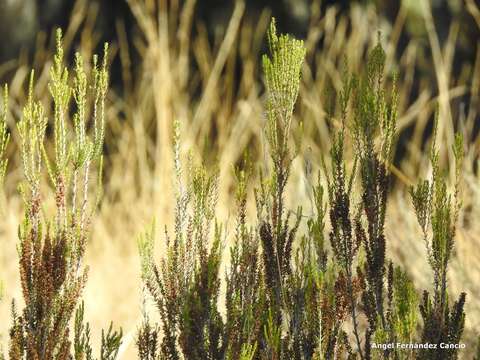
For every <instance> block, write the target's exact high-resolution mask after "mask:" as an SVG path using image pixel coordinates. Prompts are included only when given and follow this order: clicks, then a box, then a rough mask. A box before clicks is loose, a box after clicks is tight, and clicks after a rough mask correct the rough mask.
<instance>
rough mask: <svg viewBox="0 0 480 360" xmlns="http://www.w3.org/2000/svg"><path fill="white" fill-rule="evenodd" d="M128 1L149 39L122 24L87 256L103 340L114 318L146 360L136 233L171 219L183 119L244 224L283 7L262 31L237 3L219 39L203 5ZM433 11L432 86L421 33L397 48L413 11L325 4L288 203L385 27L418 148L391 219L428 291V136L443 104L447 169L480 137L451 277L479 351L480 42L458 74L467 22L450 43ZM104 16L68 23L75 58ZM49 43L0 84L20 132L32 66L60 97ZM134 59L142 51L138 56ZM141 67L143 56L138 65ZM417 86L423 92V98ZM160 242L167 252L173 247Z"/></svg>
mask: <svg viewBox="0 0 480 360" xmlns="http://www.w3.org/2000/svg"><path fill="white" fill-rule="evenodd" d="M128 3H129V5H130V8H131V10H132V13H133V14H134V17H135V20H136V22H137V25H138V27H139V29H140V30H141V32H139V33H138V34H137V35H136V37H135V38H134V41H133V44H130V45H131V46H128V44H127V43H126V41H127V40H126V39H127V37H126V29H125V25H124V24H123V23H122V22H121V21H119V22H117V24H116V31H117V39H118V41H116V42H114V43H113V44H111V46H112V52H111V56H112V59H111V60H113V58H114V57H118V58H119V59H120V61H121V64H122V79H123V88H122V90H121V91H120V90H116V89H112V90H111V91H110V93H109V107H108V109H109V110H108V114H107V117H108V121H107V137H106V152H107V154H106V158H105V181H104V190H105V194H104V198H103V201H102V203H101V206H100V209H99V211H98V216H97V218H96V219H95V222H94V224H93V227H92V228H93V232H92V236H91V241H90V243H89V246H88V250H87V259H86V261H87V263H88V265H89V266H90V277H89V281H88V285H87V288H86V290H85V301H86V316H87V318H88V319H89V320H90V321H91V324H92V327H93V338H94V339H96V340H97V341H98V335H99V332H100V330H99V329H100V328H101V327H105V326H108V324H109V322H110V320H113V321H114V322H115V323H116V325H117V326H122V327H123V329H124V331H125V333H126V334H127V343H126V347H125V352H124V353H123V358H127V359H133V358H134V353H135V349H134V346H133V345H134V344H133V342H128V341H129V339H128V337H130V339H131V337H132V336H133V335H134V332H135V331H136V329H137V325H138V321H139V320H140V318H139V317H140V305H141V301H140V276H139V259H138V255H137V249H136V239H137V237H138V235H139V234H140V233H141V232H142V231H143V230H144V229H145V227H146V226H147V225H148V224H149V223H150V222H151V219H152V218H153V217H156V218H157V224H158V225H159V227H161V228H163V226H164V225H167V227H169V226H170V224H171V221H170V220H171V218H172V216H171V209H172V208H171V204H172V196H173V181H172V179H173V175H172V152H171V147H172V144H171V130H172V124H173V121H174V119H178V120H179V121H180V123H181V127H182V129H181V131H182V153H184V154H187V152H189V151H191V153H192V154H193V155H194V157H197V158H199V157H200V156H201V154H203V156H204V158H205V161H206V162H207V163H210V164H213V163H215V162H217V163H218V164H219V170H220V193H219V208H218V217H219V219H220V220H221V221H224V222H225V223H226V224H227V229H228V228H231V226H230V227H229V226H228V224H229V218H230V212H231V210H232V205H233V201H232V197H231V194H232V189H233V186H234V177H233V172H232V165H234V164H235V163H236V162H237V161H238V160H239V159H240V158H241V157H242V156H243V153H244V151H245V149H247V148H248V149H249V153H250V157H251V159H253V160H254V161H256V162H257V163H262V162H264V160H265V153H264V141H263V136H262V129H263V124H264V120H265V119H264V110H263V109H264V108H263V98H262V93H263V88H262V85H261V79H259V77H258V70H259V62H258V60H259V56H258V54H259V52H260V51H261V49H262V46H263V41H264V32H265V30H266V26H267V24H268V22H269V19H270V13H269V11H268V10H265V11H264V12H263V13H262V14H261V16H260V20H259V21H257V22H255V23H253V22H252V21H250V20H249V19H248V18H246V17H244V13H245V5H244V3H243V2H241V1H238V2H236V5H235V7H234V10H233V12H232V14H231V18H230V21H229V23H228V26H227V28H226V30H225V32H224V33H223V34H222V35H221V36H217V37H215V38H214V39H213V40H212V39H209V38H208V36H207V32H206V29H205V27H204V26H203V25H202V24H196V23H195V22H194V19H193V18H192V14H193V8H194V6H195V1H194V0H186V1H184V2H175V1H172V2H169V4H170V6H169V7H168V8H167V7H166V6H167V5H166V3H167V2H165V1H159V2H158V4H159V7H158V9H155V6H154V4H153V3H154V0H144V1H140V0H128ZM425 3H427V2H425ZM175 4H176V6H175ZM180 4H181V5H180ZM464 6H466V7H467V8H468V11H469V12H470V13H471V15H472V16H473V17H474V18H475V19H476V21H477V24H478V26H480V11H479V9H478V6H477V5H475V2H474V1H473V0H467V1H466V2H465V4H464ZM423 10H424V12H423V18H422V19H423V21H424V23H425V28H426V29H427V33H428V47H429V48H430V49H431V52H432V58H433V62H432V63H431V64H430V67H432V68H433V69H434V73H435V81H436V87H437V88H438V91H436V90H433V89H432V88H431V84H430V83H429V82H428V81H426V80H424V79H423V78H421V77H422V73H421V72H419V71H418V68H419V65H420V64H422V62H425V59H424V57H423V55H422V52H421V51H420V49H421V45H420V44H419V43H418V41H417V40H415V39H412V40H410V42H409V43H408V44H407V45H406V46H405V47H404V48H403V50H402V51H401V52H400V50H399V47H398V41H399V38H400V35H401V33H402V32H403V31H404V27H405V22H406V19H407V15H408V9H407V8H406V7H402V8H401V10H400V12H399V14H398V16H397V18H396V20H395V22H394V23H393V24H389V23H388V22H387V21H385V20H384V19H382V18H380V17H378V16H377V15H376V12H375V9H374V8H373V7H368V8H363V7H359V6H353V7H352V8H351V10H350V12H349V13H348V14H347V15H341V16H340V15H339V13H338V9H336V8H335V7H331V8H329V9H328V10H327V11H326V12H323V13H320V11H319V7H318V4H317V2H313V4H312V8H311V9H310V11H311V14H312V16H311V19H312V20H311V25H310V28H309V29H310V30H309V32H308V35H307V37H306V39H305V40H306V45H307V48H308V53H307V60H308V61H307V63H306V65H305V67H304V69H303V82H302V87H301V93H300V98H299V103H298V106H297V112H296V116H297V122H296V123H297V124H299V122H300V120H301V122H302V123H303V128H302V129H301V128H300V127H299V126H297V128H296V129H295V132H296V134H297V135H296V142H297V144H298V149H299V155H298V157H297V159H296V160H295V163H294V168H293V174H292V178H291V182H290V189H289V192H288V194H289V195H290V199H289V201H290V203H291V204H292V205H293V206H294V208H296V206H297V205H299V204H302V205H304V206H305V208H306V210H307V213H308V211H309V209H310V200H309V191H308V186H307V185H306V184H308V182H309V180H310V179H309V176H308V175H305V171H304V170H305V164H306V163H310V161H311V162H312V166H313V169H314V171H313V173H314V174H315V173H316V169H318V166H319V163H320V161H319V160H320V157H321V154H327V151H328V149H329V147H330V127H331V126H335V119H333V125H332V124H328V123H327V122H326V114H325V108H326V107H327V104H326V97H325V91H324V89H325V88H327V87H328V86H331V87H333V89H339V88H340V85H341V76H342V64H343V59H344V58H345V57H346V58H347V59H348V65H349V68H351V70H354V71H359V70H360V69H361V68H362V65H363V64H364V59H365V55H366V52H367V50H368V49H370V48H371V47H372V44H375V43H376V41H377V30H381V32H382V42H383V43H384V46H385V49H386V53H387V67H386V69H387V71H388V72H389V73H391V72H392V71H396V72H398V74H399V89H400V103H399V112H400V116H399V123H398V128H399V131H400V133H403V132H404V131H405V130H406V129H408V131H409V132H408V137H407V138H406V139H403V138H402V139H403V140H402V141H403V144H404V146H405V151H404V153H403V154H402V156H400V157H399V160H398V161H397V167H396V168H395V169H392V170H393V173H394V177H395V184H396V185H395V190H394V192H393V193H392V196H391V201H390V205H389V206H390V208H389V209H388V216H387V219H388V220H387V225H388V228H387V231H388V235H389V242H388V252H389V256H390V257H391V258H393V259H394V261H396V262H397V263H402V264H403V265H404V266H405V267H406V269H407V270H408V272H409V273H410V274H411V275H412V276H413V277H414V279H415V283H416V285H417V288H418V289H419V290H421V289H424V288H427V289H429V288H430V283H431V280H430V279H431V275H432V274H431V271H430V268H429V266H428V264H427V262H426V256H425V248H424V243H423V241H422V237H421V235H420V229H419V227H418V225H417V222H416V218H415V215H414V212H413V208H412V206H411V202H410V199H409V197H408V194H407V187H408V185H410V184H411V183H413V182H416V181H417V179H418V178H419V175H422V176H425V175H428V172H429V169H428V159H427V157H426V151H425V144H424V142H425V138H426V135H425V134H427V133H428V131H427V129H428V124H429V121H431V119H432V114H433V112H434V111H435V108H436V105H437V104H438V107H439V112H440V129H439V136H440V139H441V142H440V143H441V144H442V146H443V148H444V149H445V152H444V154H443V161H444V165H445V167H446V168H448V167H449V163H450V161H451V159H452V156H451V154H450V152H449V151H448V149H449V148H450V146H451V145H452V142H453V129H454V127H455V128H459V129H461V130H462V131H464V133H465V134H466V135H467V136H468V138H469V139H470V140H471V141H469V142H467V149H466V160H467V161H466V162H465V164H466V168H465V177H464V191H463V196H464V211H463V212H462V215H461V219H460V223H459V231H458V240H457V244H458V245H457V249H456V257H455V259H454V260H453V262H452V266H451V271H450V289H451V291H452V292H453V294H454V295H455V296H458V294H459V293H460V291H462V290H464V291H466V292H467V294H468V295H467V306H466V312H467V322H466V328H467V331H466V333H465V335H464V339H465V340H467V341H468V342H469V347H470V350H473V345H472V343H473V341H474V340H475V338H476V336H477V334H478V331H480V301H479V300H478V299H479V298H480V252H479V251H478V249H479V247H480V222H479V221H477V220H478V219H479V217H480V179H479V177H478V176H477V174H476V162H477V161H478V155H479V149H480V143H479V140H478V138H474V137H473V133H472V132H473V128H474V122H475V121H478V119H479V113H478V112H479V110H480V108H479V107H480V103H479V100H478V95H479V89H480V46H479V45H480V43H478V42H477V43H476V44H472V47H474V48H476V50H477V51H476V56H475V57H474V58H471V59H463V62H462V64H461V66H462V68H461V69H460V71H458V72H456V73H458V74H460V75H458V76H457V77H455V78H454V77H453V75H452V74H453V72H452V66H453V59H454V57H455V46H454V45H455V42H456V41H457V37H458V35H459V33H458V31H459V24H458V22H455V21H454V22H453V23H452V24H451V27H450V29H449V32H448V34H449V35H448V39H447V41H446V42H443V43H441V42H440V40H439V38H438V36H437V31H436V29H435V27H434V25H433V19H432V13H431V9H429V8H428V6H425V9H423ZM99 15H100V16H101V14H98V8H96V7H95V6H91V5H90V3H89V2H88V1H86V0H79V1H77V2H76V7H75V10H74V11H73V13H72V17H71V19H70V22H69V27H68V29H65V47H66V49H67V51H71V50H72V49H79V50H80V51H81V52H82V54H83V55H84V58H87V57H88V56H89V55H91V54H92V51H93V49H94V48H95V47H96V46H97V45H98V39H99V38H100V37H99V34H96V33H95V30H94V24H95V19H96V17H97V16H99ZM192 26H194V27H195V28H196V31H195V34H196V35H194V36H191V31H190V29H191V27H192ZM74 39H76V40H77V39H78V42H77V41H75V42H74ZM320 39H323V40H322V41H323V45H322V46H321V47H319V46H318V43H319V41H320ZM37 44H38V45H37V49H36V52H35V55H34V58H33V64H32V63H30V62H28V61H27V60H25V59H26V57H21V58H19V59H18V60H17V61H13V62H10V63H7V64H3V65H0V82H3V81H2V79H3V77H4V75H5V74H6V73H8V72H10V73H11V72H12V71H14V75H13V78H12V80H11V81H10V100H11V103H10V111H11V116H10V117H9V121H10V124H9V125H10V129H15V125H14V123H15V121H17V120H18V119H19V118H20V114H21V108H22V106H23V104H24V101H25V96H26V94H25V92H26V80H27V76H28V74H29V71H30V69H31V68H32V67H34V68H35V69H36V70H37V79H38V81H37V84H36V87H35V94H36V96H38V97H39V98H40V99H42V101H44V102H45V103H46V104H48V102H49V101H50V100H49V99H48V96H47V94H48V91H47V87H46V86H47V79H48V69H49V66H50V63H51V60H52V58H51V56H50V55H51V50H52V46H51V39H50V34H43V33H40V34H38V41H37ZM132 45H133V46H132ZM132 49H133V50H132ZM132 51H134V52H137V55H139V56H134V55H133V54H132ZM134 59H141V61H140V62H139V63H138V62H135V63H134ZM192 64H193V65H194V66H192ZM192 69H195V71H192ZM238 69H240V71H238ZM418 77H420V79H419V78H418ZM414 86H418V87H417V89H416V96H415V97H414V98H413V97H412V96H411V93H412V91H413V90H412V88H413V87H414ZM463 97H470V99H471V101H470V105H469V106H468V107H462V106H459V105H458V104H459V101H458V99H461V98H463ZM47 108H48V107H47ZM12 137H13V141H12V144H11V146H10V148H9V157H10V159H11V162H10V165H9V168H8V171H7V177H6V183H5V191H6V196H5V202H4V203H3V202H2V216H1V217H0V239H1V241H0V249H1V250H0V278H2V279H3V281H4V284H5V292H6V296H5V299H4V300H3V301H2V302H1V303H0V334H2V335H3V337H2V338H1V342H2V343H4V344H6V340H7V336H8V327H9V311H10V310H9V309H10V300H11V299H12V298H13V297H14V298H16V299H20V298H21V294H20V289H19V277H18V274H17V262H16V261H17V254H16V249H15V246H16V240H17V237H16V234H17V227H18V223H19V220H20V219H21V213H22V206H21V201H20V198H19V195H18V193H17V191H16V185H17V184H18V181H19V180H20V179H21V171H20V168H19V167H18V166H17V164H18V152H17V147H16V141H17V140H18V134H17V133H16V131H15V130H13V131H12ZM403 137H405V136H403ZM427 143H428V141H427ZM251 210H252V212H253V209H251ZM158 233H160V234H161V233H162V231H158ZM160 238H161V237H160ZM160 243H161V241H159V244H160ZM158 248H159V253H161V246H159V247H158Z"/></svg>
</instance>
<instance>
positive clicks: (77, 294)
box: [2, 30, 121, 360]
mask: <svg viewBox="0 0 480 360" xmlns="http://www.w3.org/2000/svg"><path fill="white" fill-rule="evenodd" d="M107 51H108V47H107V46H106V45H105V53H104V58H103V62H102V63H100V64H99V63H98V59H97V57H96V56H95V57H94V59H93V66H92V71H91V73H89V74H87V73H86V72H85V70H84V64H83V59H82V58H81V56H80V54H78V53H77V54H76V56H75V68H74V77H73V84H71V79H70V74H69V70H68V69H67V68H66V67H65V65H64V54H63V49H62V35H61V31H60V30H59V31H58V32H57V53H56V56H55V59H54V64H53V66H52V69H51V71H50V82H49V90H50V94H51V96H52V99H53V124H51V126H52V129H53V138H54V144H53V146H52V147H50V144H47V143H46V141H45V132H46V130H47V128H48V127H49V126H50V124H49V120H48V118H47V116H46V111H45V109H44V107H43V105H42V104H41V103H40V102H37V101H35V99H34V92H33V84H34V75H33V72H32V74H31V76H30V82H29V88H28V100H27V103H26V105H25V106H24V108H23V114H22V119H21V121H20V122H19V123H18V132H19V136H20V140H21V143H20V152H21V160H22V164H23V171H24V178H25V181H24V183H22V185H21V186H20V193H21V195H22V197H23V200H24V206H25V213H24V219H23V222H22V224H21V225H20V227H19V232H18V234H19V245H18V252H19V269H20V279H21V285H22V293H23V299H24V303H25V306H24V307H23V308H22V309H21V310H19V309H18V306H17V305H16V304H15V302H14V303H13V306H12V325H11V329H10V344H9V351H8V355H9V359H10V360H20V359H28V360H30V359H32V360H34V359H38V360H60V359H72V358H75V359H93V356H92V351H91V348H90V344H89V326H88V324H86V325H85V324H83V314H84V308H83V305H80V306H79V307H78V305H79V301H80V300H81V298H82V291H83V288H84V286H85V284H86V281H87V271H88V268H87V267H86V266H84V264H83V257H84V253H85V246H86V242H87V239H88V236H89V232H90V224H91V222H92V216H93V214H94V209H95V206H96V204H97V202H96V201H95V202H94V204H93V206H91V205H90V202H91V201H90V198H91V191H90V183H91V178H92V176H93V175H94V174H95V173H96V174H97V175H98V177H99V181H98V183H99V184H100V176H101V167H102V151H103V150H102V148H103V140H104V117H105V98H106V93H107V89H108V73H107ZM72 99H73V103H74V106H72V105H71V102H72V101H71V100H72ZM89 104H91V107H90V106H89ZM72 113H73V116H72V123H69V122H68V119H69V118H70V115H71V114H72ZM91 122H92V124H90V123H91ZM89 126H91V127H92V129H93V130H92V131H93V135H92V136H90V135H88V134H87V128H88V127H89ZM2 134H3V135H4V134H5V133H4V131H3V132H2ZM2 138H5V136H3V137H2ZM2 148H3V147H2ZM50 152H53V156H51V155H50ZM2 166H3V165H2ZM3 168H4V166H3ZM47 179H48V181H49V182H50V183H51V185H52V187H53V194H52V195H50V193H49V192H48V191H46V190H47V188H48V187H47V186H45V181H46V180H47ZM99 191H100V188H98V189H97V200H98V196H99V194H100V193H99ZM48 198H51V199H52V200H53V202H54V207H55V210H56V211H55V216H54V217H53V218H50V217H48V215H46V214H48V209H47V208H46V207H47V205H48V201H47V199H48ZM77 307H78V309H77V311H76V315H75V324H74V328H73V329H72V327H71V320H72V317H73V315H74V313H75V309H76V308H77ZM72 330H73V331H72ZM72 336H73V337H74V341H73V348H72V346H71V345H72V340H71V339H72ZM120 338H121V331H120V332H116V331H113V330H112V328H111V327H110V329H109V331H108V332H107V333H106V334H105V333H103V334H102V347H101V354H100V359H105V360H106V359H114V358H115V356H116V353H117V351H118V348H119V345H120Z"/></svg>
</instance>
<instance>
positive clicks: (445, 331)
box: [410, 117, 466, 359]
mask: <svg viewBox="0 0 480 360" xmlns="http://www.w3.org/2000/svg"><path fill="white" fill-rule="evenodd" d="M437 127H438V117H436V118H435V125H434V134H433V144H432V149H431V153H430V162H431V165H432V178H431V180H424V181H423V182H421V183H420V184H419V185H418V186H417V187H416V188H412V189H411V191H410V193H411V196H412V201H413V205H414V208H415V212H416V214H417V218H418V222H419V224H420V227H421V228H422V231H423V236H424V241H425V244H426V248H427V256H428V260H429V263H430V266H431V268H432V270H433V299H432V297H431V295H430V294H429V292H428V291H426V290H425V291H424V293H423V298H422V302H421V304H420V312H421V315H422V318H423V329H422V341H429V342H432V343H440V342H445V343H457V342H459V340H460V338H461V336H462V333H463V328H464V325H465V312H464V306H465V300H466V294H465V293H461V294H460V297H459V299H458V300H457V301H455V303H454V304H453V306H450V304H449V297H448V291H447V290H448V289H447V282H448V281H447V274H448V265H449V263H450V260H451V256H452V252H453V250H454V246H455V232H456V221H457V218H458V212H459V210H460V206H461V201H460V198H459V196H460V175H461V169H462V161H463V139H462V137H461V135H459V134H457V135H456V136H455V143H454V146H453V149H452V150H453V154H454V156H455V160H456V162H455V163H456V166H455V175H456V181H455V184H454V190H453V194H450V193H449V192H448V190H447V183H446V181H445V179H444V178H443V177H442V176H441V174H440V168H439V165H438V163H439V152H438V149H437V148H436V136H437ZM439 356H440V355H439V353H438V352H435V351H431V350H430V351H425V352H424V353H422V354H419V358H422V359H440V357H439ZM457 357H458V351H457V350H456V349H449V350H448V351H446V352H445V354H443V355H442V359H456V358H457Z"/></svg>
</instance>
